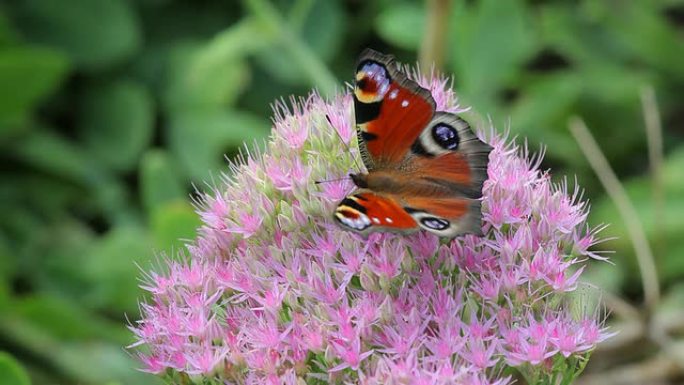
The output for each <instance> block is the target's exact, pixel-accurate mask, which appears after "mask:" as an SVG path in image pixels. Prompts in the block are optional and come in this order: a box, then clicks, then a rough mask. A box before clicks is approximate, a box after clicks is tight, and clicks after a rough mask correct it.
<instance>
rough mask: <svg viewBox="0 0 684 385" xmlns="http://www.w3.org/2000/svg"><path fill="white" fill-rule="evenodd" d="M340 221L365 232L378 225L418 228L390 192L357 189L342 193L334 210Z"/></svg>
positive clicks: (409, 228)
mask: <svg viewBox="0 0 684 385" xmlns="http://www.w3.org/2000/svg"><path fill="white" fill-rule="evenodd" d="M335 219H336V220H337V221H338V223H339V224H340V225H342V226H343V227H345V228H348V229H350V230H353V231H358V232H366V231H373V230H376V229H378V228H382V229H383V230H391V231H399V232H408V231H412V230H417V229H418V223H416V221H415V220H414V219H413V217H412V216H411V215H410V214H409V213H408V212H406V210H404V208H403V207H402V206H401V204H400V203H399V202H398V201H397V200H396V199H395V198H394V197H393V196H391V195H385V194H376V193H374V192H372V191H369V190H360V191H357V192H356V193H354V194H352V195H350V196H348V197H346V198H345V199H343V200H342V202H340V204H339V205H338V206H337V210H335Z"/></svg>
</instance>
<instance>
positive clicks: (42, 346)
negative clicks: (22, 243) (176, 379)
mask: <svg viewBox="0 0 684 385" xmlns="http://www.w3.org/2000/svg"><path fill="white" fill-rule="evenodd" d="M68 310H70V308H69V307H64V308H62V309H61V311H62V312H66V311H68ZM53 316H54V317H57V318H61V317H62V315H61V314H59V313H55V314H53ZM44 321H45V322H46V323H48V322H49V321H50V319H46V320H44ZM89 321H90V320H88V319H78V320H75V321H74V322H73V324H72V325H71V327H72V328H76V329H77V328H79V327H80V326H81V325H82V324H83V323H84V322H85V323H89ZM0 329H2V330H3V332H5V333H6V334H5V336H6V337H8V338H9V339H10V340H12V341H13V342H14V343H15V344H17V345H19V346H22V348H23V349H24V350H26V351H29V352H30V353H31V355H32V356H34V357H37V358H39V359H40V360H41V361H42V362H45V363H47V365H49V366H50V368H54V369H53V370H56V371H57V372H58V373H60V374H61V375H62V376H64V377H65V378H69V379H70V380H71V381H68V382H69V383H94V384H95V383H97V384H101V383H105V382H108V381H120V382H121V383H126V384H143V383H144V384H150V385H153V384H154V385H156V384H159V383H160V381H159V379H157V378H155V377H153V376H150V375H148V374H145V373H140V372H139V371H137V370H136V367H137V366H138V365H139V364H138V363H137V362H135V361H134V359H133V358H132V357H130V356H129V355H128V354H127V353H126V352H125V351H124V350H123V349H122V343H121V342H116V343H108V342H103V341H105V340H107V339H108V338H107V336H106V333H111V332H112V331H111V329H109V328H106V329H102V330H100V333H101V334H105V335H104V336H100V337H98V338H96V339H92V340H89V339H84V340H79V341H63V340H61V339H59V338H56V337H55V336H53V335H51V334H50V333H48V332H46V330H44V329H42V328H41V327H39V325H38V326H37V325H34V324H33V323H32V322H27V320H26V319H24V318H21V317H16V316H15V315H14V314H12V313H9V314H7V313H3V314H0ZM117 330H118V331H117V332H115V333H116V334H126V335H128V338H130V337H131V335H130V332H128V331H126V329H125V328H124V327H123V325H121V326H119V327H118V328H117ZM128 341H130V339H128ZM128 341H127V342H125V344H128V343H129V342H128Z"/></svg>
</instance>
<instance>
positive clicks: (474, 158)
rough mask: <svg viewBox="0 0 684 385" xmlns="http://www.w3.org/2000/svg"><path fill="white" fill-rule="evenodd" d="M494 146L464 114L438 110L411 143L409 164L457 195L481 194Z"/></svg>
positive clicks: (474, 196) (411, 167)
mask: <svg viewBox="0 0 684 385" xmlns="http://www.w3.org/2000/svg"><path fill="white" fill-rule="evenodd" d="M491 150H492V147H491V146H489V145H488V144H486V143H484V142H482V141H481V140H480V139H479V138H478V137H477V136H476V135H475V133H473V131H472V130H471V128H470V125H468V123H467V122H466V121H465V120H463V119H461V118H460V117H458V116H456V115H454V114H452V113H448V112H437V113H435V115H434V117H433V118H432V120H431V121H430V123H429V124H428V125H427V126H426V127H425V129H424V130H423V131H422V132H421V134H420V136H419V137H418V138H417V139H416V141H415V142H414V143H413V145H412V146H411V155H410V157H409V159H407V160H406V162H405V163H406V164H407V168H409V169H415V170H418V171H417V172H418V173H419V174H421V175H420V177H421V178H423V179H426V180H429V181H431V182H433V183H436V184H439V185H442V186H445V187H449V188H451V189H452V190H453V192H454V194H455V195H460V196H464V197H467V198H472V199H475V198H480V197H481V195H482V184H483V183H484V181H485V180H486V179H487V164H488V162H489V153H490V152H491Z"/></svg>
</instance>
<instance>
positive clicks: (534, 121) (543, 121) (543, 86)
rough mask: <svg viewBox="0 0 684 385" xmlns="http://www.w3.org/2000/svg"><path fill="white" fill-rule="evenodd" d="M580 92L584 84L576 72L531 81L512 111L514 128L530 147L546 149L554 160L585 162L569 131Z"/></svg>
mask: <svg viewBox="0 0 684 385" xmlns="http://www.w3.org/2000/svg"><path fill="white" fill-rule="evenodd" d="M581 91H582V83H581V82H580V81H579V79H578V76H577V74H576V73H573V72H554V73H549V74H544V75H539V76H537V77H534V78H531V79H529V80H528V81H527V82H525V86H524V88H523V90H522V91H521V92H522V94H521V96H520V98H519V99H518V100H517V101H516V102H515V104H514V105H513V107H512V111H511V122H512V126H513V127H514V129H515V130H516V131H517V132H520V133H522V134H523V135H524V136H525V137H526V138H527V139H529V141H530V143H544V144H545V145H547V146H548V148H549V151H548V153H549V156H551V157H554V158H561V159H563V160H564V161H566V162H567V163H569V164H572V163H574V162H576V160H577V159H583V158H582V154H581V152H580V151H579V148H578V147H577V145H576V144H575V141H574V140H573V139H572V137H571V136H570V133H569V132H568V130H567V128H566V125H567V120H568V118H569V116H570V115H571V113H572V111H573V109H574V107H575V105H576V103H577V100H578V99H579V98H580V95H581ZM549 95H553V97H549ZM554 149H562V150H560V151H554Z"/></svg>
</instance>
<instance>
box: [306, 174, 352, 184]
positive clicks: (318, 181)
mask: <svg viewBox="0 0 684 385" xmlns="http://www.w3.org/2000/svg"><path fill="white" fill-rule="evenodd" d="M349 178H351V177H350V176H345V177H342V178H337V179H328V180H317V181H315V182H314V184H323V183H331V182H339V181H341V180H345V179H349Z"/></svg>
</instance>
